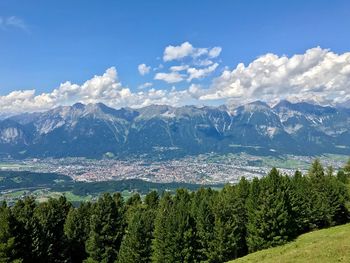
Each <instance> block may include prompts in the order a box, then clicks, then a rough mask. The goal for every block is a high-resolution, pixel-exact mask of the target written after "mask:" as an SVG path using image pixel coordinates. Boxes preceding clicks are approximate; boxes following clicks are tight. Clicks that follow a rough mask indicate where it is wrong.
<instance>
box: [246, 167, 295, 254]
mask: <svg viewBox="0 0 350 263" xmlns="http://www.w3.org/2000/svg"><path fill="white" fill-rule="evenodd" d="M259 187H260V193H259V197H258V200H257V201H258V202H257V205H255V206H254V207H251V208H253V210H252V211H250V213H249V218H248V237H247V243H248V247H249V251H256V250H259V249H263V248H268V247H271V246H276V245H280V244H284V243H285V242H286V241H288V240H289V239H290V238H291V236H292V233H291V229H290V226H291V225H293V221H292V218H291V209H290V203H289V198H288V187H289V186H288V183H287V181H286V180H285V178H283V176H281V175H280V174H279V172H278V171H277V169H275V168H273V169H272V170H271V172H270V173H269V174H268V175H267V176H266V177H265V178H263V179H262V180H261V181H260V183H259Z"/></svg>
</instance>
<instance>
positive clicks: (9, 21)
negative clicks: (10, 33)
mask: <svg viewBox="0 0 350 263" xmlns="http://www.w3.org/2000/svg"><path fill="white" fill-rule="evenodd" d="M11 27H12V28H19V29H22V30H24V31H27V30H28V26H27V25H26V24H25V23H24V21H23V20H22V19H20V18H19V17H16V16H9V17H2V16H0V29H4V30H6V29H9V28H11Z"/></svg>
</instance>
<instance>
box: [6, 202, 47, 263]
mask: <svg viewBox="0 0 350 263" xmlns="http://www.w3.org/2000/svg"><path fill="white" fill-rule="evenodd" d="M35 209H36V203H35V199H34V198H33V197H26V198H25V199H24V200H18V201H17V202H16V204H15V205H14V207H13V208H12V213H13V216H14V224H15V231H14V235H15V241H16V242H15V247H16V249H15V250H16V252H17V255H18V257H19V258H22V259H23V261H24V262H29V263H30V262H37V261H39V255H38V251H39V245H40V242H39V241H40V238H41V237H42V236H41V235H40V225H39V222H38V220H37V219H36V217H35V216H34V211H35Z"/></svg>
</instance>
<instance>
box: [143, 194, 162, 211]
mask: <svg viewBox="0 0 350 263" xmlns="http://www.w3.org/2000/svg"><path fill="white" fill-rule="evenodd" d="M158 204H159V195H158V192H157V191H151V192H149V193H148V194H147V195H146V196H145V205H146V206H147V207H148V208H151V209H157V207H158Z"/></svg>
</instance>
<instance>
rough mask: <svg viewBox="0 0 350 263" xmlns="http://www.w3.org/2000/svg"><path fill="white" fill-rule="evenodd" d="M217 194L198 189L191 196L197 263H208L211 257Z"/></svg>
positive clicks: (208, 190) (209, 190)
mask: <svg viewBox="0 0 350 263" xmlns="http://www.w3.org/2000/svg"><path fill="white" fill-rule="evenodd" d="M216 195H217V192H215V191H213V190H211V189H204V188H201V189H199V190H198V191H197V192H196V193H195V194H194V196H193V201H192V213H193V216H194V219H195V222H196V230H197V243H198V248H197V253H198V260H199V261H203V262H205V261H208V262H210V261H209V260H210V258H211V257H212V250H211V249H212V242H213V240H214V225H215V214H214V207H215V202H214V199H215V196H216Z"/></svg>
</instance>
